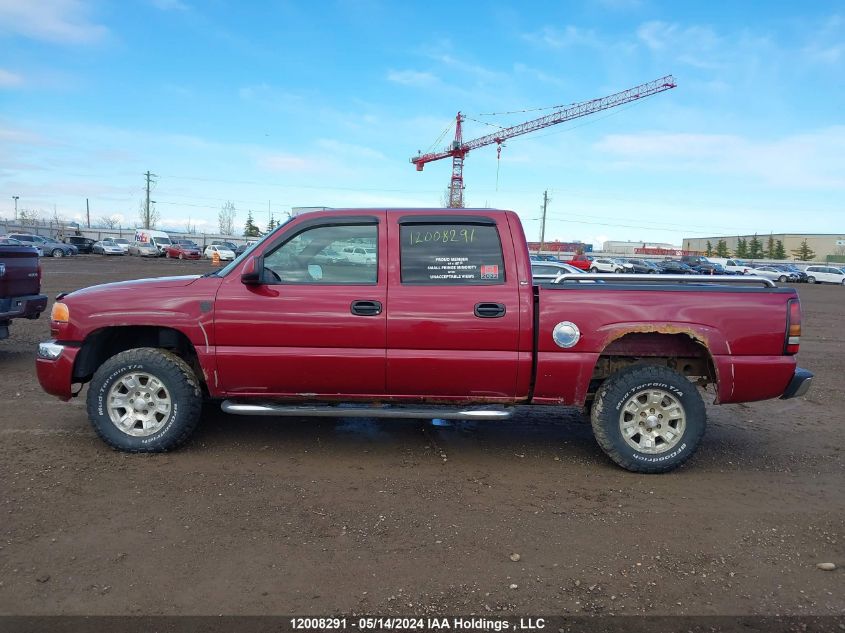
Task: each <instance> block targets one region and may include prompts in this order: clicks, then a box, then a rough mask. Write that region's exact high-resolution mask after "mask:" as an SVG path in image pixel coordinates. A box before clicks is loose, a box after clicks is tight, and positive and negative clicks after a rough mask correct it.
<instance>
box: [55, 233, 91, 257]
mask: <svg viewBox="0 0 845 633" xmlns="http://www.w3.org/2000/svg"><path fill="white" fill-rule="evenodd" d="M62 241H63V242H64V243H65V244H73V245H74V246H75V247H76V248H77V250H78V251H79V252H80V253H91V252H93V251H92V248H93V246H94V243H95V242H96V241H97V240H92V239H90V238H87V237H82V236H81V235H68V236H67V237H65V238H64V239H63V240H62Z"/></svg>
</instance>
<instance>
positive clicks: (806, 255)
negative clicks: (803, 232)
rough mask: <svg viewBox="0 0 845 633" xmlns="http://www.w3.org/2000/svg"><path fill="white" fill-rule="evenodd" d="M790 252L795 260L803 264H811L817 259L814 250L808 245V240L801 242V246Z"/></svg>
mask: <svg viewBox="0 0 845 633" xmlns="http://www.w3.org/2000/svg"><path fill="white" fill-rule="evenodd" d="M790 252H791V253H792V256H793V257H794V258H795V259H797V260H800V261H802V262H809V261H812V260H814V259H815V258H816V253H815V251H814V250H813V249H812V248H810V246H809V245H808V244H807V240H806V239H804V241H803V242H801V246H799V247H798V248H795V249H793V250H792V251H790Z"/></svg>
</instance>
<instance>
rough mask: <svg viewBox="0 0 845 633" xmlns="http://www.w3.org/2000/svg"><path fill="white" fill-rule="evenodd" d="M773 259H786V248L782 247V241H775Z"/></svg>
mask: <svg viewBox="0 0 845 633" xmlns="http://www.w3.org/2000/svg"><path fill="white" fill-rule="evenodd" d="M773 259H786V250H785V249H784V248H783V242H782V241H780V240H777V241H775V253H774V255H773Z"/></svg>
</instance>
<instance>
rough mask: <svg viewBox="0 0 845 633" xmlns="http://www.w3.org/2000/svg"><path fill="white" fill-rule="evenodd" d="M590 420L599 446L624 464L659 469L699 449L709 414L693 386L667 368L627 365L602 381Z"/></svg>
mask: <svg viewBox="0 0 845 633" xmlns="http://www.w3.org/2000/svg"><path fill="white" fill-rule="evenodd" d="M590 420H591V422H592V425H593V434H594V435H595V438H596V441H597V442H598V444H599V446H600V447H601V449H602V450H603V451H604V452H605V453H607V455H608V457H610V459H612V460H613V461H614V462H616V463H617V464H618V465H619V466H621V467H622V468H625V469H626V470H630V471H633V472H639V473H663V472H667V471H670V470H673V469H674V468H677V467H678V466H680V465H681V464H683V463H684V462H685V461H686V460H687V459H689V458H690V457H691V456H692V454H693V453H694V452H695V450H696V448H698V444H699V442H700V441H701V437H702V435H704V428H705V426H706V421H707V414H706V412H705V408H704V401H703V400H702V399H701V395H700V394H699V393H698V390H697V389H696V387H695V385H693V384H692V383H691V382H690V381H689V380H687V379H686V378H685V377H684V376H682V375H681V374H679V373H678V372H676V371H674V370H672V369H669V368H668V367H657V366H646V367H643V366H637V367H628V368H627V369H623V370H622V371H620V372H618V373H616V374H614V375H613V376H611V377H610V378H608V379H607V380H605V381H604V383H603V384H602V386H601V387H600V388H599V391H598V393H597V394H596V400H595V403H594V405H593V408H592V412H591V415H590Z"/></svg>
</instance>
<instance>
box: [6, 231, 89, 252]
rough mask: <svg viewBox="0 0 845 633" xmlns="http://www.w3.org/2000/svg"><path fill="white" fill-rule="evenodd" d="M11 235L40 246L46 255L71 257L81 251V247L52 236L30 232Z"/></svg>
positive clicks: (26, 242)
mask: <svg viewBox="0 0 845 633" xmlns="http://www.w3.org/2000/svg"><path fill="white" fill-rule="evenodd" d="M9 237H12V238H14V239H16V240H18V241H20V242H23V243H25V244H29V245H31V246H35V247H37V248H40V249H41V252H42V253H43V254H44V255H49V256H50V257H69V256H71V255H76V254H78V253H79V249H77V248H76V246H74V245H73V244H63V243H62V242H59V241H58V240H54V239H53V238H51V237H44V236H42V235H30V234H29V233H10V234H9Z"/></svg>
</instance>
